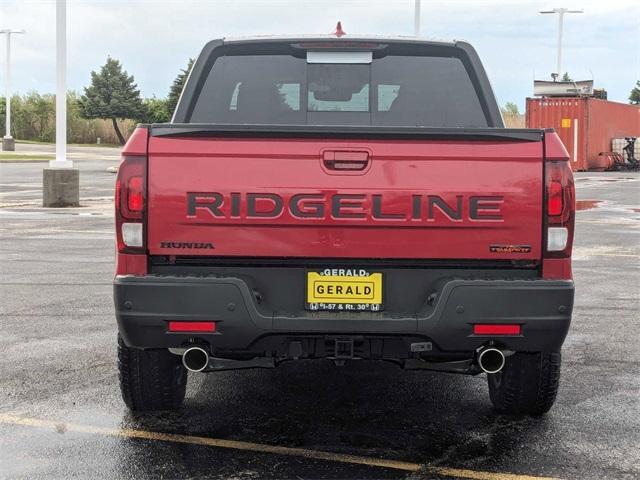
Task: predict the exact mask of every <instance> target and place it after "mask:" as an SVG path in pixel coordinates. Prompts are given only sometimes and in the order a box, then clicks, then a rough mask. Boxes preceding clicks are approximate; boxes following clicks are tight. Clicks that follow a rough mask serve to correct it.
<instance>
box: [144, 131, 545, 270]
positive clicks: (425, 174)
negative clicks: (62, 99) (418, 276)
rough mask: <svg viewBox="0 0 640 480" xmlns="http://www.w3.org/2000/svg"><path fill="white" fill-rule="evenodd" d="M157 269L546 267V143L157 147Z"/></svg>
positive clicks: (188, 139) (170, 139) (230, 141)
mask: <svg viewBox="0 0 640 480" xmlns="http://www.w3.org/2000/svg"><path fill="white" fill-rule="evenodd" d="M148 152H149V153H148V155H149V164H148V206H149V210H148V218H147V236H148V249H149V253H150V254H152V255H187V256H202V255H206V256H243V257H247V256H251V257H307V258H309V257H320V258H405V259H412V258H416V259H418V258H419V259H456V260H459V259H479V260H488V259H490V260H536V259H539V258H540V257H541V241H542V217H543V214H542V206H543V198H542V194H543V143H542V141H523V140H518V139H492V140H470V139H467V138H461V139H460V140H458V139H455V138H454V139H447V140H438V139H432V138H429V139H402V140H395V139H376V140H357V141H354V140H345V139H333V138H252V137H249V136H247V137H235V138H229V137H226V138H225V137H224V136H212V137H207V136H198V137H192V136H179V135H178V136H166V137H164V136H151V137H150V138H149V145H148Z"/></svg>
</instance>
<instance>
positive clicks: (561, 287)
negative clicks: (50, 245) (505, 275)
mask: <svg viewBox="0 0 640 480" xmlns="http://www.w3.org/2000/svg"><path fill="white" fill-rule="evenodd" d="M573 295H574V286H573V282H572V281H564V280H462V279H451V280H449V281H447V282H445V283H444V284H443V285H442V286H441V288H440V290H439V292H438V295H437V297H436V299H435V301H434V302H432V305H427V304H426V303H425V306H424V308H422V309H420V311H419V312H415V315H410V316H407V315H405V316H394V314H393V312H376V313H346V312H345V313H334V312H313V313H312V312H304V313H300V312H297V313H292V314H280V313H278V312H273V313H270V312H264V311H261V310H260V306H259V304H258V301H257V300H256V298H255V297H254V295H253V294H252V292H251V290H250V288H249V287H248V285H247V283H246V282H245V281H243V280H242V279H240V278H236V277H217V278H213V277H167V276H145V277H134V276H117V277H116V278H115V281H114V300H115V308H116V317H117V321H118V328H119V331H120V334H121V335H122V337H123V339H124V341H125V343H126V344H127V345H129V346H132V347H138V348H181V347H184V346H185V345H187V344H188V342H189V341H190V339H194V338H195V339H196V340H197V341H199V342H204V343H208V344H209V345H210V347H211V349H212V351H213V352H215V354H216V355H220V352H234V351H236V352H244V353H245V354H250V353H251V352H253V353H256V354H264V352H266V351H268V350H269V351H274V350H273V349H276V347H277V345H278V344H279V342H280V343H281V342H287V341H290V340H291V339H296V338H302V339H307V340H308V339H312V338H323V337H325V338H329V337H331V338H339V337H349V338H353V336H359V337H361V338H368V339H376V338H378V339H385V338H387V339H396V340H399V341H400V343H401V344H402V342H404V343H405V344H407V349H406V350H405V352H404V354H402V351H400V352H398V351H397V350H398V349H397V348H396V349H395V351H394V352H393V357H394V358H398V355H400V356H401V358H409V357H411V356H412V354H411V353H410V351H409V344H410V343H412V342H416V341H429V342H432V343H433V346H434V349H433V354H435V355H437V354H439V353H442V354H448V353H453V354H455V353H468V352H473V351H474V350H476V349H477V348H479V347H480V346H482V345H484V344H486V343H487V342H488V341H489V340H495V341H496V342H497V343H498V344H499V345H501V346H503V347H504V348H506V349H509V350H514V351H543V350H544V351H555V350H559V349H560V347H561V346H562V343H563V342H564V339H565V337H566V335H567V331H568V329H569V324H570V322H571V313H572V308H573ZM169 320H215V321H217V322H218V323H217V331H216V332H215V333H210V334H201V333H198V334H183V333H169V332H167V322H168V321H169ZM474 323H519V324H522V335H520V336H509V337H487V336H476V335H473V334H472V324H474ZM274 339H278V340H277V341H275V340H274ZM274 345H276V346H274ZM278 348H279V347H278ZM400 350H402V348H401V349H400ZM381 352H382V353H380V355H379V356H381V357H387V356H389V355H388V354H385V353H384V350H381ZM220 356H223V355H220ZM305 356H306V352H305ZM320 356H322V355H320Z"/></svg>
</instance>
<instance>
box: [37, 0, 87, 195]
mask: <svg viewBox="0 0 640 480" xmlns="http://www.w3.org/2000/svg"><path fill="white" fill-rule="evenodd" d="M42 173H43V176H42V206H43V207H78V206H79V205H80V171H79V170H78V169H77V168H73V162H72V161H71V160H67V0H56V158H55V160H51V161H50V162H49V168H45V169H44V170H43V172H42Z"/></svg>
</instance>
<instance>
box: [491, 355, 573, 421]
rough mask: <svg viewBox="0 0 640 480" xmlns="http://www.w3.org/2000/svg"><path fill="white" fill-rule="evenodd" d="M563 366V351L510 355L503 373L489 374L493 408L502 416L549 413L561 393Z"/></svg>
mask: <svg viewBox="0 0 640 480" xmlns="http://www.w3.org/2000/svg"><path fill="white" fill-rule="evenodd" d="M560 363H561V355H560V352H538V353H523V352H521V353H514V354H513V355H511V356H508V357H507V358H506V363H505V365H504V368H503V369H502V371H500V372H499V373H496V374H490V375H487V377H488V381H489V396H490V397H491V402H492V403H493V406H494V407H495V408H496V410H498V411H499V412H502V413H510V414H529V415H542V414H543V413H547V412H548V411H549V409H550V408H551V407H552V406H553V404H554V402H555V400H556V394H557V393H558V385H559V384H560Z"/></svg>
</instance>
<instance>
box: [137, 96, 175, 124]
mask: <svg viewBox="0 0 640 480" xmlns="http://www.w3.org/2000/svg"><path fill="white" fill-rule="evenodd" d="M143 104H144V110H145V111H144V115H143V116H142V117H140V118H137V120H138V121H139V122H142V123H165V122H168V121H170V120H171V112H170V111H169V109H168V107H167V104H168V100H164V99H162V98H156V97H152V98H145V99H144V100H143Z"/></svg>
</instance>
